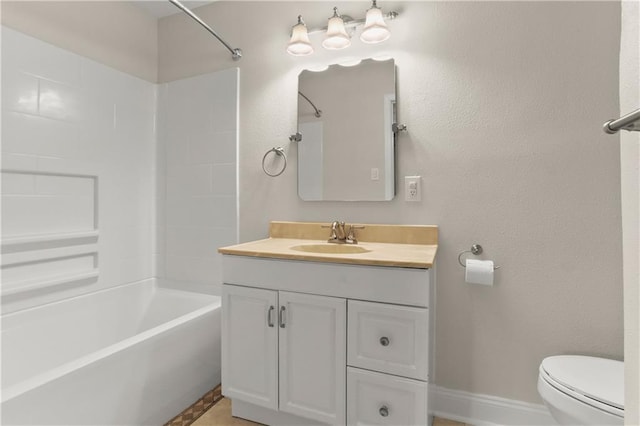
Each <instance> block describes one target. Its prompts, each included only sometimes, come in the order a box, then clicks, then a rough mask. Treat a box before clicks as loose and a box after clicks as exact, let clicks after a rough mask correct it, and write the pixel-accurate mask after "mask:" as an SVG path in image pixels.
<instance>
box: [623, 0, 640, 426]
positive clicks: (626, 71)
mask: <svg viewBox="0 0 640 426" xmlns="http://www.w3.org/2000/svg"><path fill="white" fill-rule="evenodd" d="M620 46H621V49H620V112H621V113H622V114H627V113H629V112H631V111H635V110H636V109H638V108H640V79H639V78H638V76H640V3H638V2H633V1H625V2H622V32H621V40H620ZM620 160H621V168H622V170H621V171H622V229H623V246H624V328H625V336H624V345H625V351H624V359H625V378H626V380H625V407H624V408H625V419H624V421H625V424H626V425H638V424H640V392H639V387H640V367H639V361H638V358H639V357H640V315H639V314H638V310H639V309H640V265H639V262H640V227H639V226H640V220H639V219H638V218H640V133H638V132H625V131H622V132H620Z"/></svg>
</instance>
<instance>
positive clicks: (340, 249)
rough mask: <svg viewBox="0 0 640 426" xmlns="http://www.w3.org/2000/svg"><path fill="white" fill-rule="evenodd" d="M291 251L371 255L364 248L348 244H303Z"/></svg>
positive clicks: (292, 248)
mask: <svg viewBox="0 0 640 426" xmlns="http://www.w3.org/2000/svg"><path fill="white" fill-rule="evenodd" d="M291 250H296V251H304V252H307V253H323V254H324V253H326V254H357V253H369V252H370V251H371V250H368V249H366V248H364V247H362V246H354V245H346V244H329V243H327V244H301V245H298V246H293V247H291Z"/></svg>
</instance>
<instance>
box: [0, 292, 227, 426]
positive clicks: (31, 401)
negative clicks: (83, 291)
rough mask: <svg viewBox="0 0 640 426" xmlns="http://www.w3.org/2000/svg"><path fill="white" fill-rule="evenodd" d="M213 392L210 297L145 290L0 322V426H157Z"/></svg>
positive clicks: (216, 315) (216, 378) (214, 319)
mask: <svg viewBox="0 0 640 426" xmlns="http://www.w3.org/2000/svg"><path fill="white" fill-rule="evenodd" d="M218 383H220V298H219V297H218V296H213V295H208V294H201V293H193V292H186V291H179V290H170V289H166V288H160V287H158V286H157V283H156V282H155V280H145V281H141V282H138V283H133V284H128V285H124V286H119V287H116V288H113V289H108V290H104V291H100V292H96V293H93V294H89V295H86V296H80V297H76V298H73V299H69V300H65V301H62V302H57V303H52V304H48V305H44V306H42V307H37V308H33V309H27V310H24V311H20V312H16V313H12V314H8V315H5V316H3V317H2V394H1V395H2V405H1V409H2V424H3V425H14V424H32V425H54V424H58V425H62V424H64V425H83V426H87V425H160V424H163V423H165V422H167V421H168V420H170V419H171V418H172V417H173V416H175V415H177V414H179V413H180V412H181V411H182V410H183V409H185V408H186V407H188V406H189V405H190V404H192V403H193V402H194V401H195V400H197V399H198V398H199V397H200V396H202V394H204V393H205V392H206V391H208V390H210V389H211V388H213V387H214V386H215V385H217V384H218Z"/></svg>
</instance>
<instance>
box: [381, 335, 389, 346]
mask: <svg viewBox="0 0 640 426" xmlns="http://www.w3.org/2000/svg"><path fill="white" fill-rule="evenodd" d="M380 344H381V345H382V346H389V338H388V337H381V338H380Z"/></svg>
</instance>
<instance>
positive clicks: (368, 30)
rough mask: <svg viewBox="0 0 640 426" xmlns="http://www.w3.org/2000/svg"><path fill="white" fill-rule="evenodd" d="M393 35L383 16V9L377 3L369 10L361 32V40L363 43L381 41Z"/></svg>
mask: <svg viewBox="0 0 640 426" xmlns="http://www.w3.org/2000/svg"><path fill="white" fill-rule="evenodd" d="M389 37H391V31H389V28H388V27H387V24H386V22H384V17H383V16H382V10H380V8H378V7H376V6H375V3H374V5H373V7H371V9H369V10H367V16H366V21H365V23H364V28H363V29H362V34H360V40H361V41H362V42H363V43H380V42H382V41H385V40H386V39H388V38H389Z"/></svg>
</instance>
